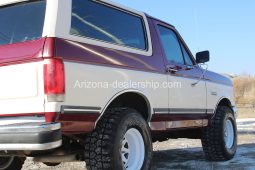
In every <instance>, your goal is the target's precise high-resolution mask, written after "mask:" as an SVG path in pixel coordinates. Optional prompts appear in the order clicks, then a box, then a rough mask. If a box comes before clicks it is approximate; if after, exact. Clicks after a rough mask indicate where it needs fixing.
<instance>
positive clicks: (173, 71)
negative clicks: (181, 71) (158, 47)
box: [166, 67, 178, 73]
mask: <svg viewBox="0 0 255 170" xmlns="http://www.w3.org/2000/svg"><path fill="white" fill-rule="evenodd" d="M166 71H167V72H168V73H176V72H177V71H178V70H177V69H176V68H172V67H168V68H167V70H166Z"/></svg>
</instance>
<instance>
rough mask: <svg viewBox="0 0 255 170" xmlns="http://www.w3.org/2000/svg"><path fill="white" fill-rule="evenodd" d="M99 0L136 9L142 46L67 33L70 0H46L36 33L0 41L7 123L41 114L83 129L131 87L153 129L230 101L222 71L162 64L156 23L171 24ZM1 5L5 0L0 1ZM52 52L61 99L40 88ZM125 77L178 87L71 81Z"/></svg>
mask: <svg viewBox="0 0 255 170" xmlns="http://www.w3.org/2000/svg"><path fill="white" fill-rule="evenodd" d="M13 2H17V0H16V1H13ZM99 3H106V4H107V5H108V6H112V7H114V8H117V9H121V10H122V11H123V10H124V11H128V12H132V13H135V14H136V15H139V16H141V18H143V20H144V22H145V29H146V34H147V39H148V42H147V44H148V50H147V51H141V50H135V49H131V48H128V47H123V46H118V45H113V44H109V43H106V42H99V41H96V40H93V41H92V40H90V39H87V38H85V37H77V36H74V35H70V33H69V32H70V25H71V0H48V1H47V7H46V16H45V24H44V29H43V34H42V37H43V38H41V39H38V40H35V41H28V42H23V43H17V44H11V45H4V46H1V47H0V66H1V67H0V79H1V84H0V116H1V117H5V118H6V117H7V118H8V119H9V121H10V124H11V123H12V122H13V119H12V118H15V117H21V116H37V117H38V116H39V117H45V121H48V122H50V121H58V122H61V123H62V131H63V132H65V133H71V134H72V133H88V132H90V131H92V130H93V129H94V127H95V126H96V123H97V121H98V120H99V119H100V118H101V117H102V115H103V114H104V113H105V110H106V109H107V107H108V106H109V105H110V104H111V102H112V101H113V100H114V99H116V98H117V97H118V96H120V95H122V94H125V93H131V92H132V93H136V94H138V95H140V96H142V97H143V98H144V99H145V100H146V102H147V106H148V113H147V114H148V117H149V119H148V122H149V124H150V126H151V129H152V130H155V131H157V130H167V129H178V128H190V127H194V128H197V127H203V126H207V125H208V120H210V118H211V117H212V116H213V113H214V112H215V109H216V108H217V105H218V104H219V102H220V101H221V100H223V99H226V100H228V101H229V102H230V103H231V105H232V106H234V102H233V92H232V83H231V81H230V80H229V79H228V78H225V77H224V76H221V75H219V74H216V73H213V72H210V71H207V72H206V73H205V74H204V76H202V75H203V72H204V71H205V70H203V69H202V68H201V67H199V66H198V65H194V66H193V67H188V66H181V67H180V66H179V67H177V68H178V70H177V72H175V73H170V72H168V71H167V67H168V66H169V63H167V62H166V59H165V55H164V52H163V49H162V48H161V42H160V39H159V36H158V35H159V34H158V31H157V25H158V24H160V25H164V26H166V27H168V28H170V29H172V30H174V31H175V32H176V33H177V31H176V30H175V28H174V27H173V26H171V25H169V24H166V23H164V22H161V21H159V20H157V19H154V18H152V17H150V16H147V15H145V14H144V13H141V12H137V11H134V10H131V9H128V8H125V7H122V6H120V5H118V4H115V3H112V2H109V1H105V0H103V1H102V0H101V1H100V2H99ZM3 4H4V5H5V4H6V3H4V2H3V3H0V5H3ZM56 9H58V10H56ZM63 18H64V19H63ZM177 34H178V33H177ZM178 35H179V34H178ZM179 38H180V40H182V39H181V37H180V36H179ZM182 41H183V40H182ZM183 43H184V42H183ZM184 44H185V43H184ZM185 47H186V48H187V46H186V45H185ZM187 49H188V48H187ZM52 57H54V58H60V59H62V60H63V62H64V67H65V94H64V101H62V102H52V101H48V99H47V97H45V94H44V88H43V87H44V82H43V80H44V78H43V65H44V59H46V58H52ZM193 60H194V59H193ZM194 62H195V60H194ZM10 73H11V76H10ZM201 76H202V77H201ZM129 80H132V81H134V82H141V81H154V82H159V83H163V82H170V81H171V82H172V81H176V82H181V84H182V88H181V89H168V88H159V89H156V90H155V89H153V88H84V87H76V86H75V83H76V82H77V81H79V82H83V81H87V82H108V83H109V84H111V83H113V82H115V81H119V82H124V81H129ZM196 82H198V83H196ZM194 83H195V85H192V84H194ZM15 119H16V118H15ZM0 124H1V121H0Z"/></svg>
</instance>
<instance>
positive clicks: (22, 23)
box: [0, 1, 46, 45]
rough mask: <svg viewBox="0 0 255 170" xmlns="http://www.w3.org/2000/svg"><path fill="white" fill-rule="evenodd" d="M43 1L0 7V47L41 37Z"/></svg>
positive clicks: (44, 5)
mask: <svg viewBox="0 0 255 170" xmlns="http://www.w3.org/2000/svg"><path fill="white" fill-rule="evenodd" d="M45 8H46V2H45V1H34V2H29V3H19V4H15V5H10V6H5V7H0V45H3V44H13V43H17V42H24V41H28V40H34V39H37V38H39V37H42V32H43V24H44V16H45Z"/></svg>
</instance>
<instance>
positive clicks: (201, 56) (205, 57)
mask: <svg viewBox="0 0 255 170" xmlns="http://www.w3.org/2000/svg"><path fill="white" fill-rule="evenodd" d="M208 61H210V52H209V51H202V52H198V53H197V54H196V62H197V64H199V63H206V62H208Z"/></svg>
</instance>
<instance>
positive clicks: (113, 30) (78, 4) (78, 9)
mask: <svg viewBox="0 0 255 170" xmlns="http://www.w3.org/2000/svg"><path fill="white" fill-rule="evenodd" d="M70 33H71V34H72V35H77V36H82V37H87V38H90V39H94V40H100V41H104V42H108V43H113V44H117V45H121V46H127V47H130V48H135V49H141V50H147V48H148V47H147V45H148V43H147V38H146V32H145V28H144V23H143V19H142V18H141V17H139V16H136V15H132V14H129V13H127V12H123V11H121V10H118V9H115V8H113V7H109V6H106V5H103V4H100V3H99V2H96V1H93V0H73V1H72V22H71V31H70Z"/></svg>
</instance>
